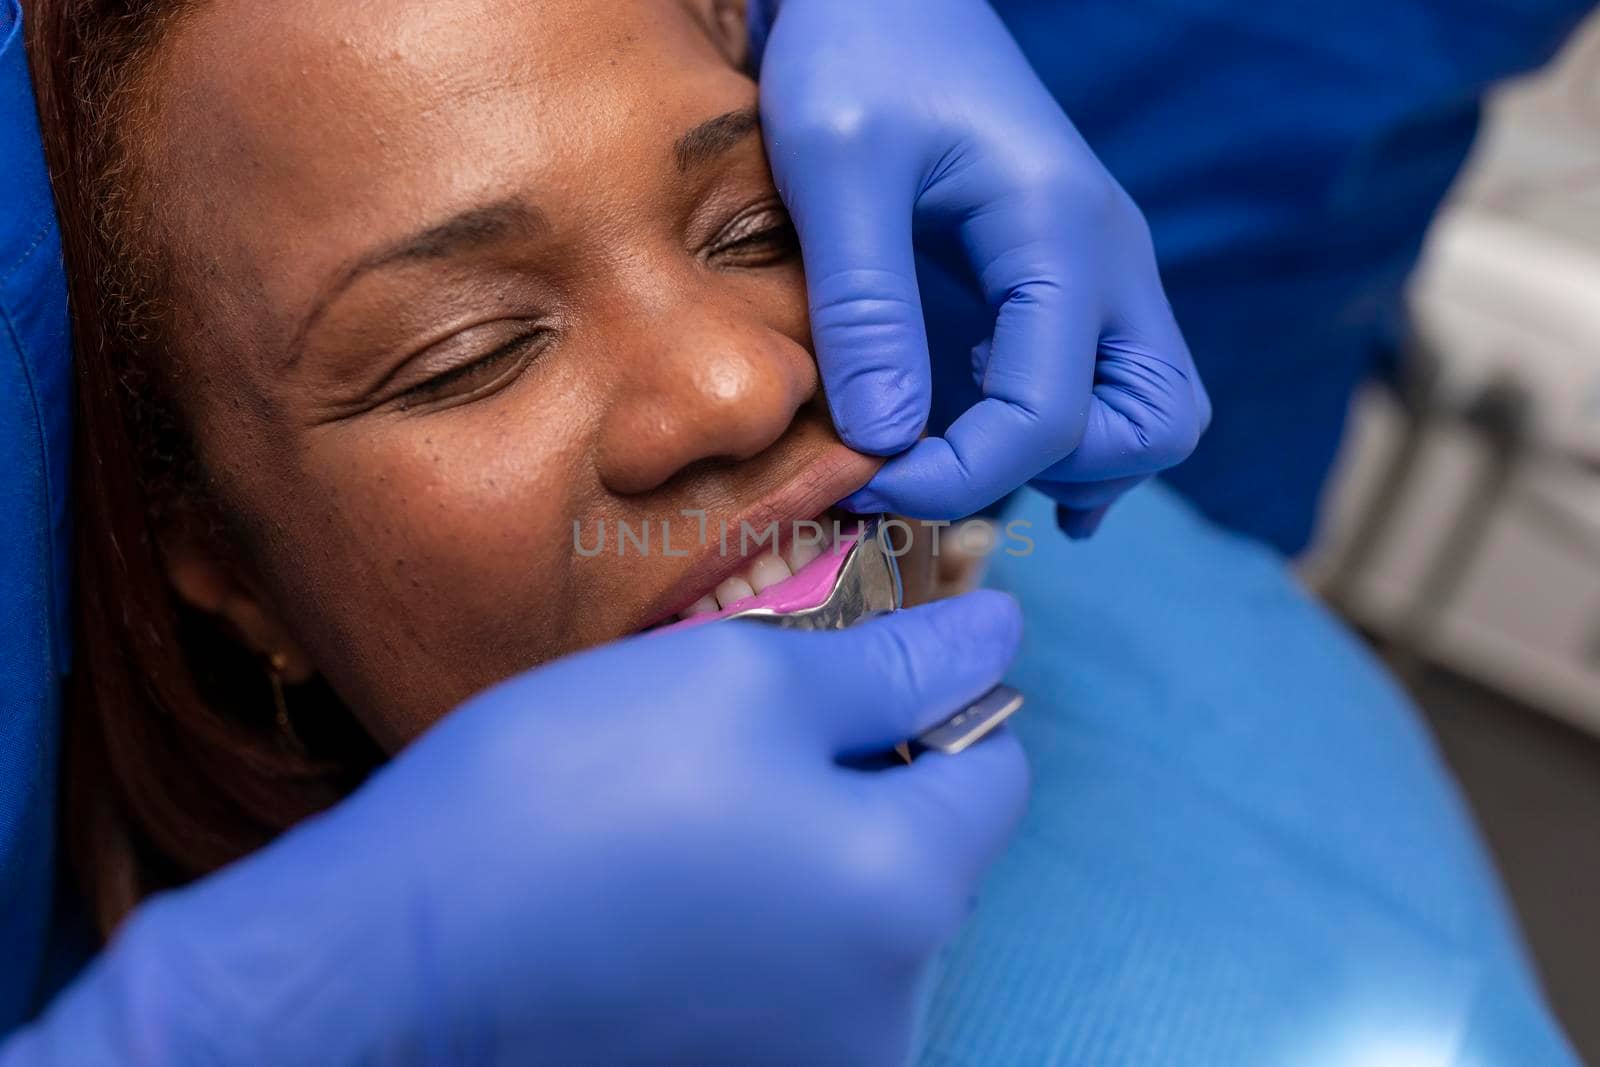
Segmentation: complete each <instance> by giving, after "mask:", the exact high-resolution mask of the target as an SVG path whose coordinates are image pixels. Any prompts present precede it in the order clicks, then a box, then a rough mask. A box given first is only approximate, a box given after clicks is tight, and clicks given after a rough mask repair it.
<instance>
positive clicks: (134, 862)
mask: <svg viewBox="0 0 1600 1067" xmlns="http://www.w3.org/2000/svg"><path fill="white" fill-rule="evenodd" d="M193 6H194V0H33V2H29V3H26V4H25V8H26V10H25V12H24V19H25V22H26V27H25V28H26V33H27V46H28V54H29V58H30V63H31V67H32V72H33V79H34V85H35V91H36V93H37V97H38V103H39V113H40V120H41V126H42V128H43V131H44V138H45V149H46V156H47V158H48V160H49V163H50V172H51V181H52V184H53V186H54V190H55V197H56V204H57V209H58V214H59V216H60V222H61V236H62V244H63V249H64V252H65V256H66V266H67V277H68V298H69V302H70V307H71V312H72V326H73V331H74V346H75V359H74V374H75V387H76V400H75V404H76V412H75V417H76V427H75V448H76V454H75V457H74V486H73V491H74V494H75V510H74V521H75V524H76V532H75V540H76V546H75V565H76V601H75V603H76V618H75V630H76V646H77V647H76V653H75V664H74V669H73V672H72V677H71V680H70V685H69V690H68V701H67V704H68V709H67V722H66V755H65V773H64V786H63V789H64V797H65V814H64V818H63V836H64V840H65V845H66V852H67V855H68V857H69V860H70V862H71V864H72V866H73V869H74V871H75V872H76V876H77V879H78V882H79V884H80V887H81V890H82V892H83V894H84V896H85V898H86V901H87V903H88V905H89V907H90V909H91V911H92V913H93V915H94V917H95V918H96V920H97V922H98V923H99V925H100V927H101V929H102V931H109V930H110V929H111V928H112V927H114V926H115V924H116V923H117V922H118V921H119V920H120V919H121V918H122V916H124V915H125V914H126V913H127V912H128V910H129V909H131V908H132V907H133V906H134V904H135V903H137V902H138V901H139V900H140V899H141V898H143V897H144V896H146V895H148V894H149V893H151V892H153V891H155V890H157V889H160V888H164V887H167V886H171V885H175V884H179V883H182V882H184V881H186V880H188V879H192V878H194V877H197V876H199V875H202V874H204V873H206V872H208V871H211V870H214V869H215V868H217V867H219V866H221V865H223V864H226V863H228V862H230V861H231V860H233V859H235V858H237V857H239V856H241V855H243V854H245V853H247V852H250V851H251V850H253V849H255V848H257V847H259V846H260V845H262V844H263V843H265V842H266V841H268V840H270V839H271V838H272V837H273V836H275V835H276V834H278V833H280V832H282V831H283V830H284V829H286V828H287V827H289V826H291V825H293V824H294V823H295V822H297V821H299V820H301V819H303V818H305V817H306V816H307V815H310V814H312V813H313V812H316V811H318V810H320V809H322V808H324V807H326V806H328V805H329V804H331V803H333V802H334V801H335V800H337V799H338V798H339V797H340V796H342V795H343V794H344V793H345V792H347V791H348V790H349V789H350V788H352V787H353V785H354V784H355V783H356V782H358V781H359V780H360V777H361V776H362V774H364V773H365V772H366V770H368V769H369V768H370V766H371V765H372V762H373V760H374V759H375V755H374V750H373V748H372V747H371V745H370V742H368V741H367V739H366V738H365V737H364V736H363V735H362V734H361V733H360V731H359V730H357V729H355V728H354V726H353V724H352V720H351V719H350V717H349V716H348V714H347V713H346V712H345V711H344V709H343V708H342V707H340V706H339V705H338V702H337V701H336V700H334V699H333V698H332V696H331V694H329V693H328V692H327V691H326V690H325V689H321V688H320V687H317V686H309V687H304V689H303V691H299V692H296V693H295V694H294V698H293V699H294V705H295V714H296V727H297V732H298V733H299V734H300V735H301V736H302V737H303V738H304V741H303V743H297V742H294V741H291V740H290V739H288V738H287V737H286V736H285V735H284V733H283V731H281V730H280V728H279V727H278V725H277V723H276V722H275V715H274V703H273V701H272V697H271V690H270V687H269V681H268V675H267V673H266V671H265V669H264V665H263V664H262V663H261V662H260V661H259V659H258V658H257V657H255V656H253V655H252V654H250V653H248V652H246V651H245V650H244V649H243V648H242V647H241V646H240V645H239V644H237V643H236V642H234V641H233V640H231V639H230V637H229V636H228V635H227V634H225V633H222V632H221V631H220V630H219V629H218V627H217V626H216V625H215V624H214V622H213V621H212V620H209V619H207V618H203V617H200V616H197V615H196V614H194V613H192V612H190V611H188V610H187V609H186V608H185V607H184V606H183V605H182V604H181V603H180V602H179V600H178V599H177V598H176V596H175V594H174V591H173V589H172V587H171V585H170V583H169V581H168V579H167V575H166V568H165V566H164V564H163V561H162V557H161V549H160V539H159V537H158V534H159V532H160V530H161V529H162V528H163V526H162V524H163V523H164V522H166V521H168V520H170V519H171V517H172V515H173V514H174V509H180V508H182V509H189V510H191V511H193V512H195V513H205V514H209V515H213V516H215V520H214V521H215V522H216V523H217V525H218V528H219V529H222V530H226V527H227V519H226V516H224V515H222V514H221V513H220V509H217V508H216V507H215V505H214V503H213V494H211V493H210V492H209V491H208V482H207V479H206V476H205V472H204V471H203V470H201V469H199V468H198V466H197V465H196V463H195V461H194V455H195V453H194V450H193V449H192V448H191V447H190V444H189V442H190V436H189V433H188V428H187V427H186V425H185V423H184V421H183V418H182V416H181V412H180V411H179V410H178V406H177V405H176V404H174V403H173V402H172V400H173V395H174V391H175V390H174V389H173V381H172V379H173V377H174V376H175V374H176V371H175V370H174V368H175V367H176V366H177V361H176V353H177V351H178V346H177V344H176V343H175V342H176V341H177V340H179V339H178V338H175V337H174V336H173V332H172V330H171V323H172V315H171V314H170V311H169V309H170V307H171V305H172V303H173V302H174V300H175V292H176V289H175V282H176V280H177V278H178V276H179V274H180V272H181V266H180V265H175V264H174V262H173V259H172V256H171V252H170V250H169V249H166V248H163V247H162V245H161V242H160V241H159V240H158V239H157V237H156V235H155V234H153V233H152V232H151V231H150V229H149V228H148V225H147V224H148V220H149V219H150V218H151V217H152V216H153V214H154V212H153V211H152V209H153V208H155V207H157V206H158V205H155V204H152V203H151V202H150V201H149V199H148V190H149V188H150V185H151V184H152V183H151V182H150V181H149V179H150V177H151V172H150V171H149V170H148V169H147V165H146V161H147V160H148V159H150V158H151V156H152V154H151V153H150V152H149V151H148V150H147V149H148V147H149V139H150V138H151V136H152V127H153V125H154V123H153V121H152V117H151V114H150V110H151V109H150V107H149V106H148V101H149V94H148V93H147V92H145V91H144V90H145V88H147V86H148V79H149V77H151V75H152V68H153V64H154V62H155V60H156V58H157V57H158V51H159V48H160V45H161V41H162V39H163V37H164V35H165V34H166V33H167V32H169V30H170V29H171V27H172V26H173V25H174V24H175V23H176V21H177V20H179V19H181V18H183V17H184V16H185V15H186V14H187V12H188V10H189V9H190V8H192V7H193Z"/></svg>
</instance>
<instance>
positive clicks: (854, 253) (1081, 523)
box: [752, 0, 1211, 534]
mask: <svg viewBox="0 0 1600 1067" xmlns="http://www.w3.org/2000/svg"><path fill="white" fill-rule="evenodd" d="M774 12H776V17H775V21H771V22H770V34H769V33H768V29H769V19H771V17H772V16H773V13H774ZM752 15H753V20H754V21H753V25H752V43H753V44H754V46H755V47H756V49H757V50H758V52H759V58H760V73H761V115H762V121H763V125H764V129H765V134H766V140H767V148H768V155H769V156H770V159H771V163H772V169H773V173H774V175H775V177H776V179H777V184H778V190H779V193H780V194H781V195H782V197H783V199H784V202H785V203H786V204H787V205H788V208H789V211H790V214H791V215H792V216H793V218H794V223H795V226H796V228H797V230H798V232H799V235H800V245H801V249H802V251H803V253H804V257H805V266H806V279H807V284H808V286H809V287H810V295H811V319H812V329H813V334H814V337H815V341H816V347H817V361H818V364H819V365H820V367H821V370H822V376H823V380H824V382H825V385H826V389H827V393H828V399H829V402H830V404H831V406H832V410H833V418H834V422H835V424H836V425H837V427H838V430H839V434H840V436H841V437H842V438H843V439H844V441H845V442H846V443H847V444H849V445H851V446H852V447H854V448H856V449H858V450H860V451H864V452H870V453H874V454H878V455H896V454H898V453H902V452H904V453H905V454H904V455H898V457H897V458H896V459H894V460H892V461H891V462H889V463H888V464H887V465H885V466H884V467H883V469H882V471H881V472H880V473H879V474H878V476H877V477H876V478H875V479H874V480H873V481H872V483H871V484H870V485H868V486H867V487H866V488H865V489H863V490H862V491H861V492H860V493H858V494H857V495H856V496H855V497H853V498H851V500H849V501H847V502H846V503H847V504H848V506H850V507H852V508H854V509H856V510H860V511H892V512H899V513H902V514H907V515H912V516H916V517H920V518H940V519H953V518H958V517H961V516H964V515H967V514H970V513H972V512H975V511H977V510H978V509H980V508H982V507H984V506H985V505H987V504H990V503H992V502H993V501H995V500H997V499H999V498H1000V497H1002V496H1004V495H1005V494H1007V493H1009V492H1010V491H1012V490H1013V489H1016V488H1018V487H1019V486H1021V485H1022V484H1023V483H1025V482H1028V481H1032V482H1033V483H1034V484H1035V485H1036V486H1037V487H1038V488H1040V489H1041V490H1043V491H1044V492H1046V493H1048V494H1049V495H1050V496H1052V497H1054V498H1055V500H1056V501H1057V502H1058V504H1060V505H1062V506H1063V512H1062V519H1063V525H1064V527H1066V528H1067V529H1068V532H1070V533H1075V534H1085V533H1088V532H1091V530H1092V528H1093V526H1095V525H1097V524H1098V520H1099V515H1100V514H1103V511H1104V508H1105V507H1106V506H1108V505H1109V504H1110V503H1111V502H1112V501H1113V500H1114V499H1115V498H1116V497H1117V496H1119V495H1120V494H1122V493H1124V492H1126V491H1127V490H1128V489H1131V488H1132V487H1133V486H1135V485H1137V484H1138V483H1139V482H1140V481H1142V480H1143V479H1145V478H1146V477H1148V476H1150V475H1152V474H1154V473H1156V472H1159V471H1161V470H1163V469H1165V468H1167V467H1170V466H1172V465H1174V464H1176V463H1178V462H1179V461H1181V460H1183V459H1184V458H1186V457H1187V456H1188V455H1189V453H1190V452H1191V451H1193V449H1194V446H1195V443H1196V441H1197V440H1198V438H1199V436H1200V434H1201V432H1203V430H1204V429H1205V427H1206V426H1207V424H1208V423H1209V422H1210V419H1211V405H1210V401H1209V399H1208V398H1207V396H1206V392H1205V389H1204V387H1203V386H1202V385H1201V383H1200V379H1199V376H1198V374H1197V373H1196V371H1195V366H1194V362H1193V360H1192V359H1191V357H1190V355H1189V350H1188V347H1187V345H1185V343H1184V340H1183V336H1182V334H1181V333H1180V332H1179V330H1178V327H1177V324H1176V323H1175V322H1174V320H1173V316H1172V310H1171V308H1170V306H1169V305H1168V303H1167V300H1166V296H1165V294H1164V293H1163V291H1162V288H1161V280H1160V277H1159V275H1158V273H1157V270H1156V261H1155V253H1154V249H1153V246H1152V244H1151V239H1150V234H1149V230H1148V228H1147V226H1146V224H1145V221H1144V217H1143V215H1142V214H1141V213H1140V212H1139V209H1138V208H1137V207H1136V206H1135V205H1134V203H1133V201H1132V200H1131V199H1130V198H1129V197H1128V195H1127V194H1126V193H1125V192H1124V191H1123V190H1122V188H1121V187H1120V186H1118V184H1117V183H1116V181H1115V180H1114V179H1113V178H1112V177H1111V175H1110V174H1109V173H1107V171H1106V170H1105V168H1104V167H1103V166H1102V165H1101V164H1100V162H1099V160H1098V159H1096V158H1095V156H1094V153H1093V152H1092V151H1090V149H1089V147H1088V145H1086V144H1085V143H1084V141H1083V139H1082V138H1081V137H1080V136H1079V135H1078V132H1077V130H1076V129H1074V128H1073V126H1072V123H1071V122H1070V121H1069V120H1068V119H1067V117H1066V116H1065V115H1064V114H1062V112H1061V109H1060V108H1059V106H1057V104H1056V102H1055V100H1054V99H1053V98H1052V97H1051V95H1050V93H1049V91H1048V90H1047V89H1046V88H1045V86H1044V85H1043V84H1042V83H1041V82H1040V81H1039V79H1038V77H1037V76H1036V75H1035V73H1034V72H1033V69H1032V68H1031V67H1030V66H1029V65H1028V62H1027V60H1026V58H1024V56H1023V54H1022V52H1021V50H1020V49H1019V48H1018V47H1017V44H1016V42H1015V41H1014V40H1013V39H1012V38H1011V36H1010V34H1009V33H1008V32H1007V30H1006V28H1005V26H1004V24H1003V23H1002V22H1001V21H1000V18H999V17H998V16H997V15H996V14H995V12H994V11H993V10H992V9H991V8H990V7H989V5H988V4H987V3H985V2H984V0H781V3H780V0H757V2H756V3H755V5H754V11H753V12H752ZM914 225H915V227H916V228H917V231H918V234H919V236H921V235H922V234H924V233H941V232H942V233H944V234H947V235H948V236H949V237H950V238H951V239H953V240H954V242H955V243H956V244H957V245H958V246H959V248H960V250H961V252H962V253H963V255H964V257H965V258H966V260H967V261H968V265H969V266H970V268H971V271H972V273H973V275H974V276H975V278H976V279H977V282H978V284H979V286H980V287H981V289H982V291H983V295H984V296H985V297H986V299H987V301H988V303H989V305H990V307H991V308H992V310H993V312H994V314H995V322H994V330H993V334H992V337H991V338H990V340H989V341H988V342H986V343H984V344H983V345H980V346H979V347H978V349H977V350H976V351H975V352H974V353H973V356H972V371H973V375H974V377H975V379H976V381H977V383H978V386H979V389H980V391H981V397H982V398H981V399H980V400H979V401H978V402H977V403H976V404H975V405H974V406H973V407H971V408H970V409H969V410H967V411H966V412H965V414H964V415H962V416H961V417H960V418H959V419H957V421H956V422H955V423H954V424H953V425H951V426H950V427H949V429H948V430H947V431H946V433H945V435H944V437H943V438H928V439H925V440H923V441H921V442H920V443H918V436H919V435H920V434H921V432H922V430H923V428H924V425H925V424H926V422H927V420H928V415H929V409H930V398H931V393H932V387H931V378H930V373H929V360H928V343H927V337H926V335H925V331H924V326H923V315H922V305H921V302H920V299H919V296H918V289H917V274H916V259H915V256H914V254H913V251H912V232H913V226H914ZM908 449H909V451H906V450H908Z"/></svg>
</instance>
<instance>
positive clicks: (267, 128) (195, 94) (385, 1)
mask: <svg viewBox="0 0 1600 1067" xmlns="http://www.w3.org/2000/svg"><path fill="white" fill-rule="evenodd" d="M155 88H156V103H157V108H156V114H157V116H158V120H157V125H156V131H155V138H154V139H155V141H156V142H158V143H157V144H156V145H155V157H156V158H157V159H158V160H159V161H160V162H159V164H158V166H159V168H160V174H159V175H158V177H159V178H160V179H161V180H162V186H161V187H162V188H163V189H166V190H169V191H170V192H171V194H172V195H171V196H169V197H168V204H167V205H166V211H165V213H166V214H168V215H169V216H171V215H173V214H175V215H176V216H177V217H174V218H171V222H172V224H173V225H174V228H176V229H177V230H178V231H179V232H180V233H187V236H188V237H189V238H190V239H191V240H190V241H189V242H186V243H188V244H189V246H190V247H191V248H203V249H205V253H204V254H205V255H207V256H208V257H214V258H215V259H216V260H219V261H221V262H219V263H214V264H212V267H213V268H215V267H219V266H220V267H221V268H222V269H224V270H227V269H228V268H229V266H230V263H229V262H228V261H230V260H232V261H234V262H233V263H232V264H231V265H232V266H235V267H240V268H241V269H244V267H245V265H248V270H249V272H250V273H251V274H252V275H253V276H254V278H255V282H256V284H257V285H263V286H266V287H268V288H271V287H272V286H273V284H274V281H273V280H274V279H279V280H280V281H281V280H283V279H285V278H288V277H290V276H292V277H293V278H308V277H310V276H312V275H316V274H318V273H319V272H326V271H329V270H333V269H335V267H336V266H337V264H338V263H339V262H341V261H343V260H345V259H348V258H349V256H350V255H352V254H354V253H357V252H359V251H360V250H361V249H362V248H365V247H367V246H369V245H371V244H375V243H382V241H383V240H384V238H385V237H386V236H391V235H400V234H403V233H406V232H409V231H410V230H413V229H415V228H417V227H418V226H423V225H427V224H429V223H431V222H433V221H436V220H437V219H438V218H440V217H441V216H442V215H447V214H449V213H451V212H452V211H456V210H460V209H462V208H464V207H467V206H470V205H472V204H474V203H480V202H484V201H486V200H493V199H498V198H502V197H504V196H506V195H526V196H528V197H529V198H530V199H531V200H532V201H533V202H535V203H537V204H538V205H539V206H540V207H541V208H542V209H543V210H544V211H545V212H546V213H547V214H549V215H552V216H553V217H554V218H556V220H557V221H558V222H559V221H560V219H561V216H562V209H563V207H565V206H570V205H575V204H581V205H583V206H584V207H585V208H587V209H588V210H591V211H593V210H595V209H596V207H597V202H603V201H604V200H605V198H606V197H608V196H611V197H615V198H618V199H619V200H620V199H622V198H625V197H629V196H635V197H638V196H643V195H645V189H644V186H645V185H646V184H647V183H648V181H649V180H650V179H651V176H652V175H656V176H657V177H659V175H660V174H663V173H669V172H670V170H671V168H672V155H671V153H672V143H673V140H674V139H675V138H676V137H677V135H678V134H680V133H681V132H682V131H683V130H684V129H687V128H688V127H690V126H693V125H694V124H696V123H698V122H700V121H703V120H704V119H705V118H707V117H708V116H709V114H710V113H714V111H715V110H716V108H717V107H719V106H721V105H728V106H740V105H742V104H744V103H748V102H750V100H752V99H753V95H754V91H753V88H751V87H750V86H749V85H748V83H747V82H745V81H744V80H743V79H742V78H740V77H739V76H738V75H737V73H736V72H734V71H733V70H731V69H730V68H729V67H728V66H727V64H726V63H725V62H724V61H723V60H722V59H721V57H720V54H719V53H718V51H717V50H716V48H715V46H714V44H713V42H712V41H711V40H710V38H709V37H708V35H707V34H706V32H705V30H704V29H703V26H702V24H701V23H700V22H699V21H698V20H697V19H696V18H695V17H694V16H693V15H692V13H691V9H690V0H604V2H596V0H427V2H425V3H418V2H415V0H366V2H363V3H360V4H346V3H339V4H329V3H326V0H277V2H274V3H270V4H262V3H256V2H254V0H212V2H209V3H207V4H205V5H203V6H202V7H201V8H200V9H199V11H198V12H197V13H196V14H195V15H194V16H193V17H192V18H190V19H189V20H187V21H186V22H185V23H184V25H183V26H182V27H181V28H180V29H179V30H178V31H177V32H176V33H175V34H174V36H173V37H172V39H171V41H170V42H169V44H168V46H167V48H166V49H165V50H164V52H163V56H162V61H161V64H160V67H159V69H158V70H157V72H156V79H155ZM741 97H743V98H744V99H740V98H741ZM658 157H659V158H658ZM630 181H631V182H633V183H634V184H635V185H638V186H639V188H634V189H630V188H629V187H628V186H629V183H630ZM173 199H176V200H177V201H178V203H177V204H176V206H175V209H174V206H173V205H172V204H171V203H170V201H171V200H173ZM601 210H603V208H602V209H601ZM266 295H272V294H266ZM277 295H283V296H285V297H286V299H287V298H288V296H289V294H277ZM289 302H291V303H292V300H290V301H289Z"/></svg>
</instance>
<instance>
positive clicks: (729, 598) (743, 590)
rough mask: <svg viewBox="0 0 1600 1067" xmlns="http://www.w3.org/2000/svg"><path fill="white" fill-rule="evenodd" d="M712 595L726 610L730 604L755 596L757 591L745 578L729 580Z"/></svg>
mask: <svg viewBox="0 0 1600 1067" xmlns="http://www.w3.org/2000/svg"><path fill="white" fill-rule="evenodd" d="M712 595H714V596H715V597H716V598H717V604H718V605H720V606H721V607H724V608H725V607H727V606H728V605H729V604H733V603H736V602H737V601H740V600H747V599H749V598H750V597H753V596H755V595H756V591H755V588H754V587H753V586H751V584H750V583H749V582H747V581H745V580H744V579H743V578H729V579H727V580H725V581H724V582H723V583H722V584H721V585H719V586H717V589H716V592H715V593H714V594H712Z"/></svg>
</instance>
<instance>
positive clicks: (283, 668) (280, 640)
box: [162, 531, 315, 685]
mask: <svg viewBox="0 0 1600 1067" xmlns="http://www.w3.org/2000/svg"><path fill="white" fill-rule="evenodd" d="M162 552H163V555H164V556H165V557H166V565H167V579H168V580H169V581H170V582H171V583H172V588H173V589H174V590H175V591H176V592H177V594H178V597H179V599H181V600H182V601H183V602H184V603H186V604H188V605H189V606H190V607H192V608H194V609H195V610H197V611H201V612H204V613H206V614H207V615H211V616H213V617H215V618H216V619H217V620H218V621H219V622H221V623H222V624H223V625H224V626H226V627H228V628H229V629H231V630H232V631H233V633H234V636H235V637H236V638H238V640H239V641H240V643H241V644H243V645H244V646H245V647H246V648H248V649H250V650H251V651H253V652H255V653H257V654H258V655H260V656H261V658H262V659H263V660H266V661H269V662H272V663H273V665H274V666H275V667H276V669H277V670H278V673H279V676H280V677H281V678H282V679H283V681H284V682H286V683H287V684H289V685H300V684H302V683H304V682H307V681H309V680H310V679H311V676H312V674H313V673H315V668H314V667H313V665H312V663H311V657H310V656H309V655H307V653H306V650H305V649H304V648H303V647H302V646H301V645H300V643H299V642H298V641H296V640H295V639H294V638H293V637H292V636H291V635H290V633H289V629H288V627H286V626H285V625H283V621H282V619H281V618H280V616H279V615H278V613H277V612H276V611H275V610H274V609H273V608H272V607H271V606H270V605H269V603H268V602H267V600H266V598H265V597H264V596H262V594H261V593H260V591H259V589H258V588H257V587H256V585H255V583H253V582H251V581H249V580H248V579H247V578H246V577H245V575H244V573H243V571H242V569H241V568H240V567H239V566H238V565H237V564H236V563H234V562H233V561H232V560H230V559H227V558H226V557H225V556H224V555H222V554H220V553H218V552H217V551H216V550H215V546H214V545H208V544H206V543H204V540H203V539H201V538H197V537H194V536H192V534H190V533H189V532H187V531H185V532H179V533H174V534H171V535H168V536H166V537H164V538H163V544H162Z"/></svg>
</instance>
